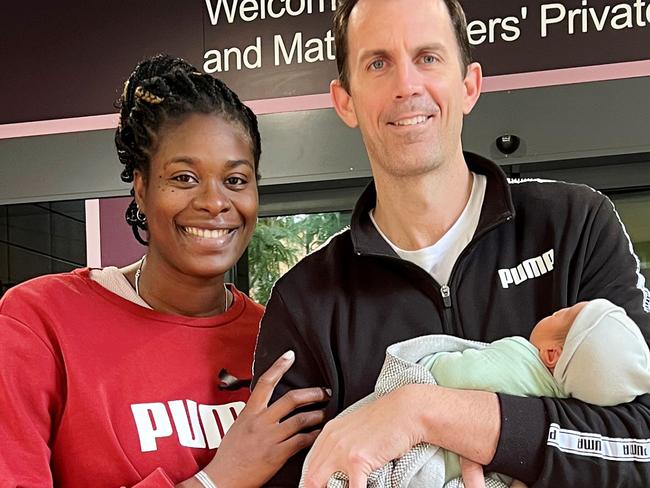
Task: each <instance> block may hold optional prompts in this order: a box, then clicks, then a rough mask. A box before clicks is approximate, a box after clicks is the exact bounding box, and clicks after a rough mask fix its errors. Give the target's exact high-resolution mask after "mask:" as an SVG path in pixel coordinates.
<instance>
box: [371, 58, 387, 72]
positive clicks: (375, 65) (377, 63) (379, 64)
mask: <svg viewBox="0 0 650 488" xmlns="http://www.w3.org/2000/svg"><path fill="white" fill-rule="evenodd" d="M384 65H385V62H384V60H383V59H375V60H374V61H373V62H372V63H371V64H370V69H372V70H373V71H378V70H380V69H382V68H383V67H384Z"/></svg>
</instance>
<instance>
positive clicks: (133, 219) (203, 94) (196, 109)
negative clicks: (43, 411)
mask: <svg viewBox="0 0 650 488" xmlns="http://www.w3.org/2000/svg"><path fill="white" fill-rule="evenodd" d="M117 108H119V109H120V123H119V125H118V127H117V131H116V132H115V146H116V147H117V155H118V157H119V159H120V162H121V163H122V164H123V165H124V170H123V171H122V174H121V178H122V181H124V182H126V183H132V182H133V174H134V171H135V170H138V171H140V172H141V173H142V174H144V175H145V176H146V175H148V174H149V166H150V161H151V157H152V155H153V154H154V152H155V151H156V148H157V145H158V138H159V135H160V131H161V129H162V128H163V126H164V125H165V123H167V122H169V121H170V120H177V121H180V120H182V119H183V118H184V117H186V116H189V115H191V114H215V115H218V116H219V117H222V118H224V119H225V120H226V121H228V122H232V123H236V124H239V125H241V127H242V128H243V129H244V130H245V132H246V133H247V135H248V137H249V143H250V145H251V150H252V153H253V159H254V163H255V176H256V178H257V179H259V177H260V176H259V172H258V167H259V160H260V155H261V153H262V146H261V141H260V133H259V129H258V127H257V117H256V116H255V114H254V113H253V111H252V110H251V109H250V108H248V107H247V106H246V105H244V104H243V103H242V102H241V101H240V100H239V97H237V95H236V94H235V93H234V92H233V91H232V90H231V89H230V88H228V87H227V86H226V84H225V83H223V82H222V81H221V80H218V79H216V78H214V77H212V76H210V75H206V74H202V73H200V72H199V71H198V70H197V69H196V68H195V67H193V66H192V65H190V64H189V63H187V62H186V61H184V60H183V59H180V58H173V57H171V56H168V55H165V54H159V55H157V56H154V57H152V58H149V59H145V60H144V61H142V62H140V63H139V64H138V65H137V66H136V67H135V70H134V71H133V73H131V76H129V79H128V80H127V81H126V83H125V84H124V92H123V93H122V96H121V97H120V99H119V101H118V102H117ZM131 196H135V192H134V190H133V188H132V189H131ZM126 222H127V223H128V224H129V225H130V226H131V228H132V230H133V234H134V235H135V238H136V239H137V240H138V242H140V243H142V244H144V245H147V242H146V241H145V240H144V239H143V238H142V236H141V235H140V232H139V230H143V231H145V232H146V230H147V221H146V217H145V216H144V215H143V214H142V212H141V211H140V209H139V208H138V206H137V204H136V202H135V198H134V199H133V201H132V202H131V203H130V204H129V207H128V208H127V210H126Z"/></svg>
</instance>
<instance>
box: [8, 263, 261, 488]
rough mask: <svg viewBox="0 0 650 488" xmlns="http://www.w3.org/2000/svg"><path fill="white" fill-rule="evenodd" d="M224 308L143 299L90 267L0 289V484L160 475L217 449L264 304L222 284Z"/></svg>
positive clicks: (107, 482) (143, 480)
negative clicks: (215, 311) (158, 306)
mask: <svg viewBox="0 0 650 488" xmlns="http://www.w3.org/2000/svg"><path fill="white" fill-rule="evenodd" d="M231 290H232V292H233V295H234V302H233V304H232V305H231V307H230V308H229V309H228V311H227V312H226V313H225V314H222V315H219V316H216V317H209V318H188V317H181V316H177V315H169V314H163V313H159V312H156V311H153V310H149V309H146V308H143V307H140V306H138V305H136V304H134V303H131V302H129V301H128V300H125V299H123V298H121V297H119V296H117V295H115V294H113V293H111V292H110V291H108V290H106V289H105V288H103V287H102V286H101V285H99V284H98V283H96V282H94V281H92V280H91V279H90V278H89V271H88V269H80V270H76V271H74V272H72V273H67V274H60V275H50V276H45V277H41V278H37V279H34V280H31V281H29V282H27V283H24V284H22V285H19V286H17V287H15V288H13V289H11V290H10V291H9V292H7V294H6V295H5V296H4V297H3V299H2V301H0V487H17V486H20V487H25V488H31V487H39V488H40V487H44V486H52V485H55V486H61V487H63V486H65V487H89V486H92V487H111V488H119V487H120V486H137V487H138V488H146V487H169V486H173V485H174V484H175V483H177V482H179V481H182V480H184V479H187V478H189V477H191V476H192V475H194V474H195V473H196V472H197V471H198V470H199V469H200V468H201V467H203V466H205V465H206V464H207V463H208V462H209V461H210V460H211V459H212V457H213V456H214V453H215V449H216V448H217V447H218V446H219V443H220V441H221V438H222V437H223V435H224V432H226V431H227V429H228V428H229V427H230V425H232V423H233V421H234V419H235V418H236V417H237V414H238V413H239V412H240V411H241V409H242V408H243V407H244V402H245V401H246V400H247V399H248V397H249V391H248V389H247V388H242V389H239V390H236V391H222V390H219V389H218V384H219V378H218V373H219V371H220V370H221V369H222V368H226V369H227V370H228V372H229V373H230V374H232V375H234V376H236V377H237V378H250V376H251V363H252V359H253V349H254V347H255V339H256V336H257V331H258V324H259V321H260V319H261V317H262V313H263V308H262V307H261V306H259V305H257V304H255V303H254V302H252V301H251V300H250V299H249V298H248V297H246V296H245V295H243V294H242V293H241V292H239V291H238V290H236V289H234V288H231Z"/></svg>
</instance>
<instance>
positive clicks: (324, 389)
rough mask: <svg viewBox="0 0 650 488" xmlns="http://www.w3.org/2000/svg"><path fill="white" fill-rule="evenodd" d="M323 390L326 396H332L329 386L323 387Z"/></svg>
mask: <svg viewBox="0 0 650 488" xmlns="http://www.w3.org/2000/svg"><path fill="white" fill-rule="evenodd" d="M323 391H324V392H325V393H327V396H329V397H331V396H332V389H331V388H323Z"/></svg>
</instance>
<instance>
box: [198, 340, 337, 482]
mask: <svg viewBox="0 0 650 488" xmlns="http://www.w3.org/2000/svg"><path fill="white" fill-rule="evenodd" d="M294 360H295V354H294V353H293V351H289V352H287V353H285V354H284V355H282V356H281V357H280V358H279V359H278V360H277V361H276V362H275V363H273V365H272V366H271V367H270V368H269V369H268V370H267V371H266V372H265V373H264V374H263V375H262V376H261V377H260V379H259V381H258V383H257V385H256V386H255V389H254V390H253V392H252V394H251V397H250V399H249V400H248V403H247V404H246V407H245V408H244V409H243V410H242V412H241V413H240V414H239V417H237V420H236V421H235V423H234V424H233V425H232V427H231V428H230V430H228V432H227V434H226V436H225V437H224V438H223V440H222V441H221V445H220V446H219V449H218V450H217V454H216V455H215V457H214V459H213V460H212V461H211V462H210V464H208V465H207V466H206V467H205V469H204V471H205V472H206V473H207V474H208V476H210V478H212V480H213V481H214V483H215V484H216V485H217V486H218V487H219V488H247V487H250V488H258V487H260V486H262V485H263V484H264V483H265V482H266V481H268V480H269V479H270V478H271V477H272V476H273V475H274V474H275V473H276V472H277V471H278V470H279V469H280V468H281V467H282V466H283V465H284V463H285V462H286V461H287V459H289V458H290V457H291V456H293V455H294V454H296V453H297V452H298V451H300V450H302V449H304V448H306V447H309V446H311V445H312V444H313V443H314V440H316V436H317V435H318V433H319V432H320V431H314V432H309V433H301V431H302V430H304V429H308V428H309V427H314V426H316V425H318V424H320V423H321V422H323V420H324V418H325V414H324V411H323V410H314V411H311V412H301V413H298V414H296V415H293V416H291V417H289V418H287V419H286V420H282V419H284V418H285V417H287V416H288V415H290V414H291V413H292V412H293V411H294V410H296V409H297V408H299V407H304V406H306V405H311V404H313V403H318V402H323V401H325V400H327V399H328V398H329V395H328V393H327V392H326V390H325V389H323V388H303V389H300V390H293V391H290V392H288V393H286V394H285V395H284V396H283V397H282V398H280V399H279V400H278V401H276V402H275V403H274V404H273V405H271V406H270V407H269V406H268V403H269V400H270V399H271V395H272V394H273V390H274V389H275V387H276V385H277V384H278V382H279V381H280V379H281V378H282V375H284V373H286V372H287V371H288V370H289V368H290V367H291V365H292V364H293V362H294Z"/></svg>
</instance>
